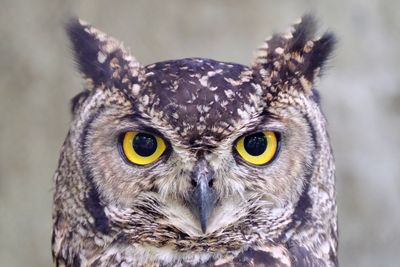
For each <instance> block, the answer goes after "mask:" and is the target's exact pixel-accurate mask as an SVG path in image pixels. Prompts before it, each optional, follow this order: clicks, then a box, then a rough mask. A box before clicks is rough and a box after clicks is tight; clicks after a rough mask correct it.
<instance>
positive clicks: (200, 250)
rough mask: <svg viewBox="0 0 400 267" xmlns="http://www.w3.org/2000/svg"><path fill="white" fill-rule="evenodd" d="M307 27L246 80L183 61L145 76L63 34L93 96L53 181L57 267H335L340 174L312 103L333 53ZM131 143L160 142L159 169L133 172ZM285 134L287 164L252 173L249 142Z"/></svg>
mask: <svg viewBox="0 0 400 267" xmlns="http://www.w3.org/2000/svg"><path fill="white" fill-rule="evenodd" d="M315 30H316V22H315V20H314V19H313V18H312V16H304V17H303V18H302V20H301V21H300V22H299V23H297V24H295V25H293V27H292V29H291V31H290V32H288V33H285V34H279V35H278V34H277V35H274V36H273V37H272V38H269V39H267V40H266V41H265V43H264V44H263V45H262V46H261V48H260V49H258V50H257V52H256V58H255V60H254V63H253V65H252V66H251V67H247V66H243V65H240V64H236V63H226V62H219V61H215V60H211V59H203V58H188V59H181V60H170V61H164V62H159V63H155V64H151V65H148V66H141V65H140V64H139V63H138V62H137V60H136V59H135V58H134V57H132V56H131V55H130V53H129V52H128V51H127V50H126V49H125V48H124V47H123V46H122V44H121V43H120V42H119V41H117V40H116V39H114V38H112V37H109V36H107V35H106V34H104V33H102V32H100V31H99V30H97V29H95V28H93V27H92V26H90V25H88V24H87V23H85V22H83V21H80V20H77V19H73V20H71V22H70V23H69V24H68V25H67V32H68V34H69V36H70V38H71V41H72V45H73V51H74V53H75V59H76V62H77V64H78V67H79V69H80V71H81V73H82V74H83V76H84V78H85V81H86V83H85V89H84V91H83V92H82V93H80V94H79V95H77V96H76V97H75V98H74V99H73V101H72V113H73V121H72V123H71V128H70V131H69V134H68V136H67V138H66V141H65V143H64V145H63V148H62V152H61V156H60V160H59V166H58V169H57V171H56V174H55V178H54V181H55V193H54V211H53V223H54V227H53V238H52V252H53V258H54V262H55V264H56V265H57V266H63V265H66V266H110V265H118V266H336V265H337V222H336V221H337V211H336V200H335V198H336V196H335V184H334V182H335V181H334V180H335V178H334V169H335V168H334V163H333V156H332V151H331V148H330V144H329V139H328V136H327V132H326V126H325V119H324V117H323V115H322V113H321V110H320V107H319V97H318V93H317V91H316V90H315V82H316V78H317V77H318V76H319V74H320V70H321V68H322V67H323V66H324V63H325V62H326V60H327V58H328V57H329V55H330V53H331V51H332V48H333V46H334V43H335V41H334V38H333V35H332V34H330V33H327V34H324V35H323V36H322V37H321V38H317V37H316V36H315ZM127 130H137V131H145V132H150V133H154V134H157V135H159V136H161V137H163V138H164V139H165V140H166V142H167V143H168V146H169V149H168V151H167V152H166V153H165V154H164V155H163V156H162V157H161V159H160V160H158V161H157V162H156V163H154V164H151V165H150V166H141V167H138V166H132V165H130V164H127V163H126V162H125V161H124V160H123V159H122V157H121V155H120V153H119V151H118V140H119V136H120V134H121V133H122V132H124V131H127ZM263 130H273V131H278V132H280V133H281V139H282V140H281V147H280V152H279V156H278V157H277V158H276V159H275V160H274V161H273V162H272V163H270V164H268V165H266V166H251V165H249V164H246V163H244V162H243V161H242V160H241V159H240V158H238V156H237V155H236V154H235V151H234V150H233V149H232V146H233V144H234V143H235V141H236V140H237V139H238V138H239V137H240V136H243V135H245V134H248V133H252V132H256V131H263ZM199 161H203V162H206V164H207V166H209V168H212V170H213V173H214V176H215V177H214V184H213V190H215V192H216V194H217V195H218V205H217V207H216V208H215V211H214V212H213V215H212V216H211V219H210V222H209V226H208V228H207V232H206V233H202V231H201V229H200V225H199V223H198V222H197V220H196V218H195V216H193V214H191V213H190V212H189V210H188V206H187V199H188V192H190V187H191V184H190V179H189V177H190V175H191V173H192V172H193V168H194V166H196V163H197V162H199Z"/></svg>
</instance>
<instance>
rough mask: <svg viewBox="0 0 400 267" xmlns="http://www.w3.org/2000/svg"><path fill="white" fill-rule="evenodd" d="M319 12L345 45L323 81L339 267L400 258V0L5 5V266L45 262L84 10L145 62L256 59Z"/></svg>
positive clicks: (1, 81)
mask: <svg viewBox="0 0 400 267" xmlns="http://www.w3.org/2000/svg"><path fill="white" fill-rule="evenodd" d="M308 11H313V12H314V13H315V14H317V15H318V17H319V19H320V21H321V27H322V29H327V28H329V29H331V30H333V31H334V32H335V33H336V34H337V36H338V38H339V41H340V43H339V47H338V49H337V51H336V55H335V57H334V58H333V59H332V61H331V62H330V66H331V68H329V69H328V71H327V72H326V75H325V77H324V78H323V79H322V81H321V83H320V86H319V89H320V91H321V94H322V97H323V108H324V111H325V114H326V115H327V118H328V120H329V128H330V135H331V139H332V143H333V147H334V151H335V154H336V161H337V188H338V203H339V223H340V263H341V266H399V263H398V262H399V259H400V255H399V254H400V137H399V134H400V75H399V74H400V70H399V69H400V1H397V0H385V1H383V0H380V1H379V0H368V1H365V0H351V1H349V0H336V1H321V0H302V1H299V0H297V1H291V2H289V1H283V0H281V1H227V0H225V1H216V0H214V1H213V0H209V1H188V0H186V1H183V0H177V1H171V0H170V1H133V0H129V1H128V0H127V1H107V0H101V1H100V0H85V1H73V0H68V1H67V0H64V1H61V0H36V1H21V0H1V1H0V265H1V266H50V265H51V254H50V233H51V203H52V187H53V185H52V175H53V172H54V170H55V169H56V165H57V160H58V154H59V150H60V147H61V145H62V142H63V140H64V138H65V136H66V133H67V130H68V124H69V120H70V115H69V100H70V99H71V98H72V97H73V96H74V95H75V94H76V93H78V92H79V90H80V89H81V88H82V86H81V79H80V77H79V74H78V73H77V72H76V71H75V69H74V64H73V61H72V57H71V55H70V51H69V43H68V40H67V39H66V36H65V33H64V31H63V23H65V21H66V20H67V18H68V17H69V16H70V15H78V16H79V17H81V18H84V19H85V20H87V21H89V22H91V23H92V24H94V25H95V26H97V27H98V28H100V29H102V30H104V31H106V32H108V33H110V34H111V35H113V36H115V37H118V38H120V39H122V40H123V41H124V43H125V44H126V45H127V46H129V47H130V48H131V51H132V53H133V54H134V55H135V56H136V58H138V59H139V60H140V61H141V62H142V64H149V63H152V62H156V61H160V60H166V59H173V58H183V57H192V56H202V57H208V58H214V59H218V60H225V61H236V62H239V63H244V64H249V62H250V61H251V59H252V51H253V50H254V49H255V48H256V47H257V46H258V45H259V44H261V42H262V40H263V39H264V37H266V36H267V35H270V34H271V33H272V32H273V31H281V30H285V29H286V28H288V26H289V24H290V23H292V22H293V21H295V20H296V19H297V18H298V17H299V16H300V15H301V14H303V13H305V12H308Z"/></svg>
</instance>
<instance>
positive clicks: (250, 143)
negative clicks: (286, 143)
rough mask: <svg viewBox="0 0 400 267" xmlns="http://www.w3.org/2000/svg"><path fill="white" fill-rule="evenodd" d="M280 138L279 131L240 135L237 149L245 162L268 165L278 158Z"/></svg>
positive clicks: (236, 145)
mask: <svg viewBox="0 0 400 267" xmlns="http://www.w3.org/2000/svg"><path fill="white" fill-rule="evenodd" d="M279 139H280V138H279V133H276V132H273V131H263V132H256V133H252V134H249V135H245V136H242V137H240V138H239V139H238V141H237V142H236V144H235V149H236V152H237V154H239V156H240V157H241V159H243V160H244V161H245V162H247V163H250V164H252V165H257V166H261V165H266V164H268V163H270V162H272V161H273V160H274V159H275V158H276V156H277V154H278V152H279V147H280V140H279Z"/></svg>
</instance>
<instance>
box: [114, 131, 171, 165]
mask: <svg viewBox="0 0 400 267" xmlns="http://www.w3.org/2000/svg"><path fill="white" fill-rule="evenodd" d="M119 145H120V151H121V152H122V154H123V156H124V158H125V159H126V160H127V161H128V162H129V163H133V164H136V165H142V166H143V165H148V164H151V163H154V162H156V161H157V160H158V159H159V158H160V157H161V156H162V155H163V154H164V152H165V150H166V149H167V146H166V144H165V141H164V140H163V139H162V138H161V137H159V136H156V135H153V134H149V133H143V132H136V131H128V132H125V133H123V134H122V135H121V138H120V141H119Z"/></svg>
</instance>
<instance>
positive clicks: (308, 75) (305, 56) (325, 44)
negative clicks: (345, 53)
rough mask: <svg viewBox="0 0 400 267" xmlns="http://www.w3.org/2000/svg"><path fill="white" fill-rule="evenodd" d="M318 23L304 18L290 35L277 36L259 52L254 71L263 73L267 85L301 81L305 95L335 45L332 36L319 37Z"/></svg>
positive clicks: (293, 27) (309, 17) (307, 17)
mask: <svg viewBox="0 0 400 267" xmlns="http://www.w3.org/2000/svg"><path fill="white" fill-rule="evenodd" d="M316 29H317V22H316V20H315V18H314V17H313V16H312V15H305V16H303V17H302V18H301V20H300V21H299V22H298V23H296V24H294V25H293V26H292V28H291V29H290V31H289V32H287V33H285V34H275V35H273V36H272V37H271V38H269V39H267V40H266V41H265V42H264V44H263V45H262V46H261V47H260V48H259V49H258V50H257V51H256V55H255V56H256V58H255V61H254V63H253V68H254V69H255V70H258V71H260V73H262V76H263V78H264V79H265V83H266V84H267V85H270V84H271V83H274V84H276V83H279V82H280V81H283V82H286V81H289V82H290V81H292V82H294V83H297V82H300V83H301V85H302V87H303V89H304V90H305V91H306V93H310V91H311V87H312V83H313V82H314V80H315V78H316V77H317V76H318V75H319V74H320V70H321V68H322V67H323V66H324V65H325V63H326V61H327V59H328V58H329V56H330V55H331V53H332V51H333V49H334V46H335V44H336V40H335V37H334V35H333V34H332V33H329V32H328V33H325V34H324V35H323V36H322V37H316V36H315V33H316Z"/></svg>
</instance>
